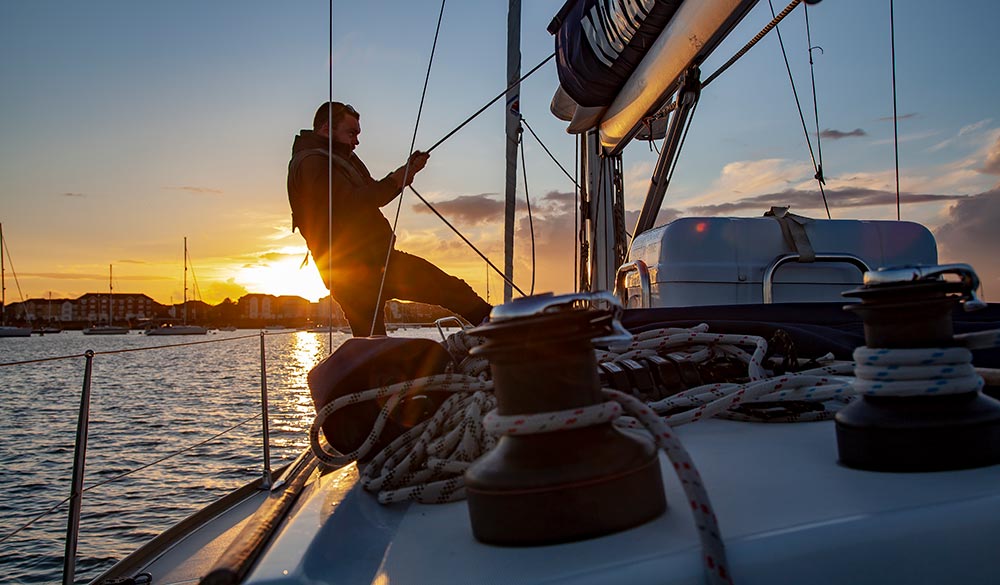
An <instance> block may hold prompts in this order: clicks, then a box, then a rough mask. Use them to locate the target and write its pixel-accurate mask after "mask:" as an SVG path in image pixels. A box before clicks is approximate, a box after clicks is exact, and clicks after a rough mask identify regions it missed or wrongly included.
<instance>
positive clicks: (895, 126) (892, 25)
mask: <svg viewBox="0 0 1000 585" xmlns="http://www.w3.org/2000/svg"><path fill="white" fill-rule="evenodd" d="M892 3H893V2H892V0H889V46H890V53H891V55H892V149H893V152H894V153H895V158H896V221H899V117H898V116H897V115H896V19H895V15H894V13H893V10H892Z"/></svg>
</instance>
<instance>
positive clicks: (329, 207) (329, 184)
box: [307, 0, 333, 354]
mask: <svg viewBox="0 0 1000 585" xmlns="http://www.w3.org/2000/svg"><path fill="white" fill-rule="evenodd" d="M329 40H330V45H329V53H328V55H327V65H328V66H329V68H330V69H329V71H330V74H329V84H328V86H327V93H328V95H327V99H326V120H327V126H328V127H327V137H326V148H327V153H329V154H328V156H327V157H326V158H327V161H326V163H327V171H326V178H327V180H326V188H327V194H326V195H327V201H326V226H327V229H326V273H327V274H328V275H329V276H328V279H329V283H328V284H327V289H326V292H327V297H328V298H329V300H330V302H329V303H328V305H327V307H328V312H327V327H328V329H329V330H328V331H327V343H326V347H327V348H329V350H330V353H331V354H332V353H333V229H331V228H332V227H333V132H332V130H333V129H332V128H329V125H330V124H332V123H333V0H330V39H329ZM307 249H308V247H307ZM316 268H317V269H318V268H319V266H316Z"/></svg>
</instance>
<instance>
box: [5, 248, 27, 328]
mask: <svg viewBox="0 0 1000 585" xmlns="http://www.w3.org/2000/svg"><path fill="white" fill-rule="evenodd" d="M4 251H6V252H7V265H8V266H10V273H11V274H13V275H14V285H15V286H17V294H18V296H19V297H21V303H24V293H23V292H21V281H20V280H18V279H17V271H16V270H14V260H12V259H11V257H10V248H9V247H7V240H3V250H0V253H3V252H4ZM21 310H22V311H23V310H24V308H23V307H22V308H21Z"/></svg>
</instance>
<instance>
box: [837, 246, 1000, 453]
mask: <svg viewBox="0 0 1000 585" xmlns="http://www.w3.org/2000/svg"><path fill="white" fill-rule="evenodd" d="M946 277H949V278H946ZM978 287H979V278H978V277H977V276H976V273H975V272H974V271H973V270H972V268H971V267H970V266H968V265H967V264H947V265H941V266H917V267H903V268H893V269H881V270H878V271H873V272H867V273H866V274H865V277H864V285H863V286H862V287H860V288H857V289H854V290H851V291H847V292H845V293H844V296H848V297H857V298H859V299H861V302H860V303H857V304H852V305H848V306H846V307H845V309H847V310H849V311H853V312H855V313H857V314H858V315H860V317H861V318H862V320H863V321H864V330H865V342H866V347H862V348H858V350H857V351H855V355H854V358H855V362H856V363H857V365H856V369H855V374H856V377H857V382H855V387H856V389H857V390H858V391H859V394H861V399H860V400H858V401H856V402H854V403H853V404H851V405H850V406H848V407H846V408H845V409H844V410H842V411H841V412H839V413H837V415H836V428H837V447H838V450H839V455H840V461H841V463H843V464H844V465H847V466H848V467H854V468H858V469H868V470H873V471H912V472H919V471H939V470H946V469H967V468H972V467H980V466H984V465H992V464H994V463H1000V402H998V401H997V400H994V399H992V398H990V397H988V396H985V395H984V394H983V393H982V392H981V388H982V385H983V382H982V378H980V377H979V376H978V375H977V374H976V373H975V369H974V368H973V367H972V364H971V352H970V351H969V349H968V348H966V347H964V345H966V340H965V339H964V338H962V336H959V337H956V336H955V335H954V334H953V325H952V311H953V310H955V308H956V307H958V306H959V305H961V306H962V307H963V308H964V309H965V310H967V311H971V310H975V309H978V308H982V307H984V306H985V303H983V302H982V301H981V300H979V299H978V298H977V297H976V289H977V288H978Z"/></svg>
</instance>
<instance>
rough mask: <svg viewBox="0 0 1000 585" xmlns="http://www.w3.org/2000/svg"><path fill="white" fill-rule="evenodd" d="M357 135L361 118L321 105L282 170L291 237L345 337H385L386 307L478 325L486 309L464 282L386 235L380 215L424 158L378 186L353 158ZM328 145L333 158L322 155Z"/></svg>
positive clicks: (417, 156) (414, 158)
mask: <svg viewBox="0 0 1000 585" xmlns="http://www.w3.org/2000/svg"><path fill="white" fill-rule="evenodd" d="M359 134H361V115H360V114H358V112H357V111H356V110H355V109H354V108H352V107H351V106H350V105H347V104H342V103H340V102H328V103H324V104H323V105H321V106H320V107H319V109H318V110H317V111H316V116H315V117H314V118H313V129H312V130H302V131H301V132H299V135H298V136H296V137H295V142H294V143H293V145H292V159H291V161H290V162H289V163H288V200H289V203H290V204H291V207H292V230H293V231H294V230H295V228H298V229H299V233H301V234H302V237H304V238H305V240H306V245H307V246H308V247H309V252H310V253H311V254H312V257H313V260H314V261H315V262H316V267H317V268H318V269H319V271H320V275H321V276H322V277H323V281H324V282H325V283H326V285H327V287H329V288H330V291H331V293H332V294H333V298H334V299H336V300H337V302H338V303H340V306H341V308H343V309H344V315H345V316H346V317H347V321H348V322H349V323H350V325H351V332H352V333H353V334H354V336H356V337H359V336H367V335H369V334H374V335H385V323H384V319H385V316H384V313H383V310H382V307H383V304H384V302H385V301H387V300H389V299H400V300H407V301H419V302H423V303H430V304H434V305H441V306H443V307H445V308H447V309H450V310H452V311H454V312H456V313H458V314H459V315H461V316H462V317H464V318H465V319H467V320H468V321H469V322H470V323H472V324H474V325H478V324H479V323H480V322H481V321H483V319H485V318H486V317H487V316H488V315H489V312H490V309H491V308H492V307H491V306H490V305H489V304H488V303H487V302H486V301H484V300H483V299H482V298H480V297H479V295H477V294H476V293H475V291H473V290H472V287H470V286H469V285H468V284H466V283H465V281H463V280H460V279H458V278H455V277H453V276H449V275H448V274H446V273H445V272H443V271H442V270H440V269H439V268H438V267H436V266H434V265H433V264H431V263H430V262H428V261H426V260H424V259H423V258H419V257H417V256H413V255H411V254H407V253H406V252H400V251H398V250H395V249H392V245H393V243H394V242H393V233H392V228H391V227H390V226H389V222H388V221H387V220H386V218H385V217H384V216H383V215H382V213H381V212H380V211H379V208H380V207H382V206H383V205H386V204H388V203H389V202H390V201H392V200H393V199H395V198H396V196H397V195H399V194H400V193H401V192H402V190H403V188H404V187H405V186H407V185H409V184H410V183H412V182H413V177H414V175H416V173H418V172H420V171H421V170H422V169H423V168H424V165H426V164H427V159H428V158H429V156H430V155H428V154H427V153H422V152H419V151H417V152H414V153H413V154H412V155H411V156H410V160H409V173H408V174H407V172H406V171H407V165H405V164H404V165H403V166H401V167H399V168H398V169H396V170H395V171H393V172H391V173H389V174H388V175H386V176H385V178H383V179H381V180H378V181H376V180H375V179H373V178H372V176H371V173H369V172H368V168H367V167H365V164H364V163H363V162H361V159H360V158H358V156H357V155H356V154H354V149H355V147H357V146H358V144H359V141H358V135H359ZM331 139H332V142H333V152H332V153H330V152H329V151H328V147H329V142H330V141H331ZM331 164H332V167H333V174H332V175H331V174H330V167H331ZM331 189H332V202H333V209H332V216H331V213H330V206H329V202H330V190H331ZM331 237H332V244H331ZM390 249H391V253H390V255H389V265H388V272H387V274H386V276H385V285H384V288H383V290H382V295H381V298H380V299H379V298H378V297H379V284H380V282H381V280H382V272H383V269H384V266H385V260H386V253H387V252H388V251H389V250H390ZM376 316H377V319H375V317H376ZM373 320H374V322H375V326H374V330H373V329H372V322H373Z"/></svg>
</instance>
